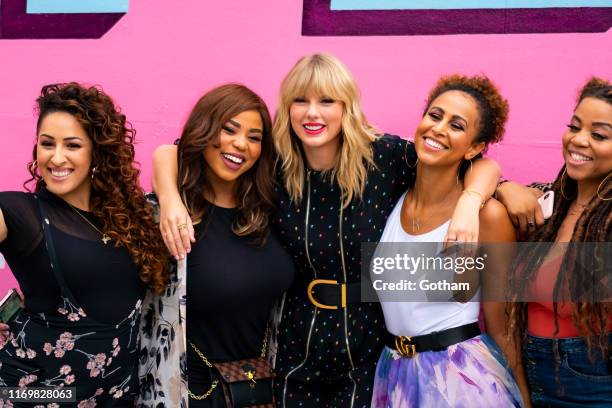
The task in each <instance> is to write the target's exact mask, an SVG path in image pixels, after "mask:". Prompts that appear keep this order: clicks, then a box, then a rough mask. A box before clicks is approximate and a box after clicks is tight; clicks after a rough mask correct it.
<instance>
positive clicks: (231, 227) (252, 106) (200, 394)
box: [143, 84, 294, 408]
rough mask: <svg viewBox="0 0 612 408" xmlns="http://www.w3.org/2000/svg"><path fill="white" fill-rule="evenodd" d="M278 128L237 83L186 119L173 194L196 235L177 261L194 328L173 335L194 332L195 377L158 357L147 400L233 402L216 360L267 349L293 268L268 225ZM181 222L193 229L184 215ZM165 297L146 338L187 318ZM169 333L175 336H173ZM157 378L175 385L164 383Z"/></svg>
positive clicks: (191, 358)
mask: <svg viewBox="0 0 612 408" xmlns="http://www.w3.org/2000/svg"><path fill="white" fill-rule="evenodd" d="M271 128H272V124H271V120H270V115H269V113H268V109H267V107H266V105H265V103H264V102H263V100H262V99H261V98H260V97H259V96H257V95H256V94H255V93H253V92H252V91H251V90H249V89H248V88H246V87H244V86H242V85H237V84H228V85H223V86H220V87H218V88H215V89H213V90H211V91H210V92H208V93H206V94H205V95H204V96H202V98H201V99H200V100H199V101H198V102H197V104H196V105H195V107H194V108H193V110H192V112H191V114H190V116H189V118H188V119H187V122H186V123H185V126H184V129H183V133H182V135H181V138H180V141H179V143H178V185H179V189H178V191H177V194H176V196H174V197H172V198H174V199H176V200H179V201H180V200H182V202H184V203H185V205H186V207H187V208H188V209H189V214H190V216H191V217H192V218H193V219H194V220H195V228H194V235H195V237H197V241H196V243H195V244H194V245H193V248H192V250H191V252H190V253H189V255H187V256H186V258H184V259H181V260H180V261H179V263H178V276H179V278H178V282H179V283H178V284H177V291H176V292H178V297H179V298H182V295H181V293H184V294H186V299H184V300H183V302H182V304H183V305H185V304H186V316H187V325H186V326H187V327H186V328H185V327H184V326H183V327H180V325H177V324H173V325H171V327H169V328H168V332H170V333H171V332H172V331H173V330H174V331H178V332H179V333H178V336H177V337H175V339H176V338H180V337H181V336H182V335H184V334H186V340H185V341H184V344H185V346H184V347H186V366H187V374H188V376H187V378H188V382H187V389H186V390H185V389H180V388H181V385H180V384H179V382H178V381H177V379H178V377H179V374H182V377H183V378H182V381H183V382H184V381H185V373H184V370H181V369H182V368H184V366H183V367H180V366H179V365H177V364H175V362H173V361H169V359H165V358H164V357H165V356H163V355H160V357H159V359H160V361H165V362H167V363H168V364H166V365H167V366H169V367H165V366H164V367H162V368H161V369H160V368H159V367H158V368H156V371H157V373H156V374H154V375H153V376H151V377H149V378H150V379H149V380H148V381H146V380H145V383H144V386H143V390H144V391H145V394H146V398H144V401H143V404H144V405H146V406H155V404H158V403H162V404H165V405H166V406H179V404H181V405H184V404H185V402H186V400H187V395H188V396H189V398H188V401H189V406H190V407H191V408H193V407H225V406H226V401H225V396H224V392H223V386H222V384H221V378H220V376H219V373H218V371H217V370H216V369H215V368H214V367H212V364H215V363H225V362H231V361H238V360H245V359H251V358H256V357H261V356H266V355H267V344H269V340H270V336H269V333H270V332H271V330H270V329H271V326H270V325H271V322H270V318H271V311H272V309H273V307H274V304H275V302H276V301H277V300H278V299H279V298H280V297H281V296H282V294H283V293H284V292H285V291H286V290H287V288H288V287H289V286H290V284H291V282H292V281H293V275H294V271H293V263H292V261H291V258H290V257H289V255H288V254H287V253H286V252H285V251H284V250H283V248H282V247H281V245H280V243H279V242H278V239H277V238H276V236H275V235H274V234H273V233H271V232H270V217H271V213H272V208H273V203H274V202H275V199H274V187H273V180H274V179H273V176H272V174H273V171H272V169H273V165H274V158H273V154H274V153H273V151H274V147H273V145H272V138H271ZM169 148H171V149H176V147H175V146H171V147H169ZM157 154H159V152H158V153H157ZM156 159H157V157H156ZM174 174H175V176H176V171H175V173H174ZM175 179H176V178H175ZM153 184H154V186H155V185H156V184H157V180H156V179H154V180H153ZM169 198H170V197H165V199H169ZM162 204H163V203H162ZM162 208H163V205H162ZM176 227H177V231H180V233H182V234H187V233H188V230H187V225H186V220H183V221H182V222H181V223H179V225H177V226H176ZM185 263H186V271H185V270H184V269H185ZM186 282H189V284H186ZM171 292H172V291H171ZM172 296H175V295H174V294H173V293H169V296H166V299H163V300H162V301H166V300H167V299H168V298H169V297H172ZM166 304H167V305H168V306H169V307H166V306H164V307H163V308H162V309H163V310H162V311H161V313H159V311H158V312H157V313H151V314H150V315H151V317H152V318H154V317H155V316H157V315H160V316H161V317H160V321H159V322H155V323H154V324H152V325H150V326H149V327H147V328H145V330H144V336H145V338H146V337H154V336H155V333H156V332H160V333H162V332H163V331H164V329H163V328H162V329H160V330H157V329H156V328H155V327H156V325H157V326H160V327H164V323H163V322H164V321H170V322H180V320H181V319H180V318H177V313H176V311H177V307H176V306H177V305H176V302H175V304H172V302H167V303H166ZM153 307H154V308H155V306H153ZM148 310H149V309H148V308H147V312H146V315H147V316H149V311H148ZM178 310H180V307H179V308H178ZM183 313H184V311H182V310H181V315H183ZM168 340H169V341H170V342H173V341H172V336H170V338H169V339H168ZM166 342H167V340H166V339H165V338H164V336H163V335H162V336H161V337H159V338H158V339H157V343H158V344H159V345H160V346H159V347H160V349H163V348H164V347H166V346H165V344H166ZM181 342H182V341H178V342H173V345H172V346H171V347H170V349H169V351H168V352H169V353H170V354H172V352H173V351H172V349H174V350H176V349H177V348H178V349H179V350H180V349H181V347H182V346H181V344H180V343H181ZM176 343H178V344H176ZM152 347H155V342H153V345H152ZM145 354H146V353H145ZM179 354H181V353H179ZM181 358H183V359H184V358H185V357H184V353H183V356H181ZM209 363H210V364H209ZM162 365H164V364H162ZM179 372H180V373H179ZM154 378H158V379H161V383H162V385H163V384H164V383H168V384H169V386H168V387H165V390H163V389H162V388H163V387H162V388H160V387H159V385H158V386H156V385H155V383H154ZM172 384H174V385H172ZM160 389H162V392H163V394H164V395H162V396H160V394H159V392H158V391H159V390H160ZM177 389H179V392H177ZM147 390H150V391H147ZM269 391H270V396H271V391H272V390H271V388H270V389H269ZM185 394H187V395H185ZM268 402H272V401H271V400H270V401H268Z"/></svg>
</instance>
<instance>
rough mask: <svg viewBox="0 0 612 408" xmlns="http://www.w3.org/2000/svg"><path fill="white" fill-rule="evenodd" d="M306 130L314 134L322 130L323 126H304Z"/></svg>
mask: <svg viewBox="0 0 612 408" xmlns="http://www.w3.org/2000/svg"><path fill="white" fill-rule="evenodd" d="M304 128H305V129H306V130H310V131H312V132H316V131H317V130H321V129H323V125H304Z"/></svg>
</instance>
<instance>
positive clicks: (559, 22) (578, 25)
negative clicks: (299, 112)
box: [302, 0, 612, 36]
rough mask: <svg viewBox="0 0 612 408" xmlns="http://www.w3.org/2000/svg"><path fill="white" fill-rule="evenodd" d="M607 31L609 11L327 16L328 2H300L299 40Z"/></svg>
mask: <svg viewBox="0 0 612 408" xmlns="http://www.w3.org/2000/svg"><path fill="white" fill-rule="evenodd" d="M611 25H612V8H610V7H572V8H536V9H469V10H468V9H464V10H342V11H332V10H330V0H304V11H303V15H302V34H303V35H312V36H334V35H346V36H352V35H355V36H357V35H445V34H522V33H598V32H605V31H607V30H608V29H609V28H610V26H611Z"/></svg>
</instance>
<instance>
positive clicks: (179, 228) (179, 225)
mask: <svg viewBox="0 0 612 408" xmlns="http://www.w3.org/2000/svg"><path fill="white" fill-rule="evenodd" d="M176 228H177V229H178V230H182V229H183V228H187V224H178V225H177V226H176Z"/></svg>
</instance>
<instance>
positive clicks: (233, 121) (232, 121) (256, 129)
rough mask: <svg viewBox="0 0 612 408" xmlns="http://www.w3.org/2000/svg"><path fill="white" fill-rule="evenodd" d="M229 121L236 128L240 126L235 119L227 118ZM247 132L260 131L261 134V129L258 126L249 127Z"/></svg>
mask: <svg viewBox="0 0 612 408" xmlns="http://www.w3.org/2000/svg"><path fill="white" fill-rule="evenodd" d="M228 122H229V123H231V124H232V125H234V126H236V127H237V128H238V129H240V128H241V126H240V123H238V122H236V121H235V120H231V119H230V120H228ZM249 132H254V133H262V134H263V130H261V129H258V128H251V129H249Z"/></svg>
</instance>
